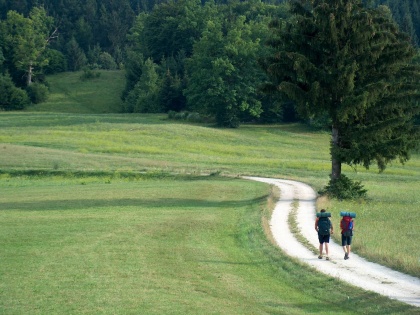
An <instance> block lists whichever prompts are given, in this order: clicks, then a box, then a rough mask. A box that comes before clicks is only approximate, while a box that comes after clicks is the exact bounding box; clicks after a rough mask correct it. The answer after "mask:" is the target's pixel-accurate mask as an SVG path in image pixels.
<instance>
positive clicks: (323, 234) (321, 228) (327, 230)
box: [315, 209, 334, 260]
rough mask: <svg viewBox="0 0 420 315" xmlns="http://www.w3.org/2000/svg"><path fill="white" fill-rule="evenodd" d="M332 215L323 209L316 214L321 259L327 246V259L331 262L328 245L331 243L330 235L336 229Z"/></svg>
mask: <svg viewBox="0 0 420 315" xmlns="http://www.w3.org/2000/svg"><path fill="white" fill-rule="evenodd" d="M330 217H331V213H330V212H326V211H325V209H322V210H321V212H318V213H317V214H316V220H315V230H316V231H317V232H318V240H319V256H318V258H319V259H322V252H323V249H324V244H325V253H326V259H327V260H330V257H329V255H328V243H329V242H330V235H331V234H333V232H334V228H333V225H332V223H331V220H330Z"/></svg>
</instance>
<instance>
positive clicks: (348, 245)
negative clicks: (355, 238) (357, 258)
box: [347, 236, 352, 259]
mask: <svg viewBox="0 0 420 315" xmlns="http://www.w3.org/2000/svg"><path fill="white" fill-rule="evenodd" d="M351 239H352V236H349V237H347V259H349V256H350V251H351Z"/></svg>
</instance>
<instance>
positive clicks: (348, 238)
mask: <svg viewBox="0 0 420 315" xmlns="http://www.w3.org/2000/svg"><path fill="white" fill-rule="evenodd" d="M352 237H353V236H344V235H343V234H341V246H346V245H351V239H352Z"/></svg>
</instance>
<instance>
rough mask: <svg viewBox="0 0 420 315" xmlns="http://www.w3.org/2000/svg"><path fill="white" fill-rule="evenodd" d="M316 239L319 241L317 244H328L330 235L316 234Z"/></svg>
mask: <svg viewBox="0 0 420 315" xmlns="http://www.w3.org/2000/svg"><path fill="white" fill-rule="evenodd" d="M318 239H319V244H323V243H329V242H330V235H329V234H328V235H319V234H318Z"/></svg>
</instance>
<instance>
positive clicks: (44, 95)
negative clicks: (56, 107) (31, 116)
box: [26, 82, 49, 104]
mask: <svg viewBox="0 0 420 315" xmlns="http://www.w3.org/2000/svg"><path fill="white" fill-rule="evenodd" d="M26 91H27V93H28V96H29V98H30V100H31V102H32V103H33V104H39V103H42V102H45V101H46V100H47V99H48V93H49V92H48V87H46V86H45V85H44V84H41V83H38V82H35V83H32V84H31V85H29V86H28V87H26Z"/></svg>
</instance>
